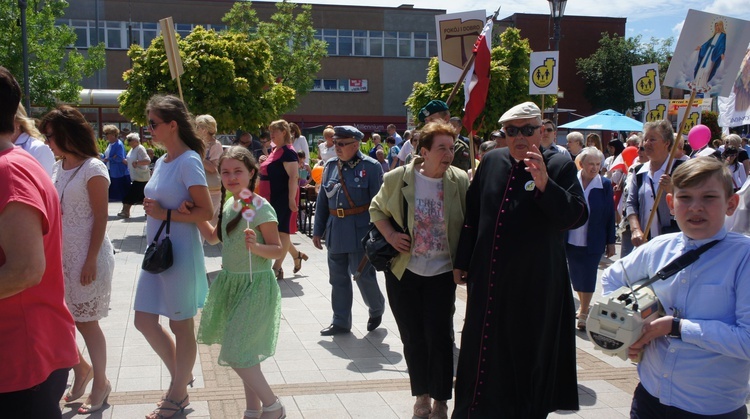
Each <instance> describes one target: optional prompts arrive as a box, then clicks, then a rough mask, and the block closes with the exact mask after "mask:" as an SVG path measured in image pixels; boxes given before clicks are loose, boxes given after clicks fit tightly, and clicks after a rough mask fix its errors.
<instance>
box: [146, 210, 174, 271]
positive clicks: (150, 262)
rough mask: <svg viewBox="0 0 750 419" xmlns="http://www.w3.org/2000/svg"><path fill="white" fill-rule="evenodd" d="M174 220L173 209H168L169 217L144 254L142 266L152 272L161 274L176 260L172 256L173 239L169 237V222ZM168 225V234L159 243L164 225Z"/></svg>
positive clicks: (163, 222)
mask: <svg viewBox="0 0 750 419" xmlns="http://www.w3.org/2000/svg"><path fill="white" fill-rule="evenodd" d="M171 220H172V210H167V219H166V220H164V221H162V222H161V227H159V231H157V232H156V235H155V236H154V240H153V241H152V242H151V244H149V245H148V247H147V248H146V254H144V255H143V263H142V264H141V268H142V269H143V270H144V271H146V272H150V273H152V274H159V273H162V272H164V271H166V270H167V269H169V268H171V267H172V263H173V262H174V260H173V258H172V241H171V240H170V239H169V224H170V222H171ZM165 225H166V226H167V234H166V235H165V236H164V239H162V241H161V242H160V243H157V241H158V240H159V236H161V232H162V230H163V229H164V226H165Z"/></svg>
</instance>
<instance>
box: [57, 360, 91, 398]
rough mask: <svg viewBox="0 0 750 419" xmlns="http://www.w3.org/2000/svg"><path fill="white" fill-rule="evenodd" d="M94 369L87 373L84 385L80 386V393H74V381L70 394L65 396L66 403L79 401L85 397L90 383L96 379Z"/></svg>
mask: <svg viewBox="0 0 750 419" xmlns="http://www.w3.org/2000/svg"><path fill="white" fill-rule="evenodd" d="M93 373H94V367H91V368H89V372H87V373H86V376H85V377H83V384H81V385H80V386H78V391H75V392H74V391H73V385H75V383H76V382H75V380H73V384H71V386H70V390H69V391H68V394H66V395H65V397H64V398H63V400H65V403H70V402H72V401H75V400H78V399H80V398H81V396H83V394H84V393H86V386H87V385H89V381H91V380H93V379H94V374H93Z"/></svg>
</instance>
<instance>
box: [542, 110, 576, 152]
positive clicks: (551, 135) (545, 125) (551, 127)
mask: <svg viewBox="0 0 750 419" xmlns="http://www.w3.org/2000/svg"><path fill="white" fill-rule="evenodd" d="M556 139H557V126H556V125H555V123H554V122H553V121H552V120H549V119H545V120H544V121H542V148H543V149H545V150H550V151H557V152H559V153H562V154H564V155H566V156H568V157H570V153H569V152H568V149H567V148H565V147H563V146H561V145H558V144H556V143H555V140H556Z"/></svg>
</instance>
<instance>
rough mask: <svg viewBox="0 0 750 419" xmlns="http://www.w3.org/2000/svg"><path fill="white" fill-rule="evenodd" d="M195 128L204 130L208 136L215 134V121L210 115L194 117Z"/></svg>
mask: <svg viewBox="0 0 750 419" xmlns="http://www.w3.org/2000/svg"><path fill="white" fill-rule="evenodd" d="M195 126H196V128H205V129H206V132H208V134H209V135H215V134H216V131H217V129H216V119H214V117H213V116H211V115H198V116H196V117H195Z"/></svg>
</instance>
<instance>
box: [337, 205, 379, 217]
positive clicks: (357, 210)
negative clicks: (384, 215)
mask: <svg viewBox="0 0 750 419" xmlns="http://www.w3.org/2000/svg"><path fill="white" fill-rule="evenodd" d="M368 209H370V206H369V205H361V206H358V207H354V208H346V209H344V208H336V209H329V210H328V212H330V213H331V215H335V216H337V217H339V218H344V217H348V216H350V215H357V214H362V213H363V212H365V211H367V210H368Z"/></svg>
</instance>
